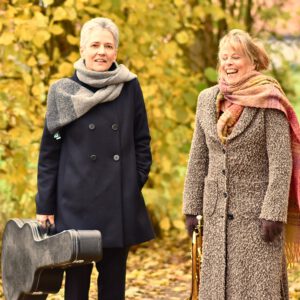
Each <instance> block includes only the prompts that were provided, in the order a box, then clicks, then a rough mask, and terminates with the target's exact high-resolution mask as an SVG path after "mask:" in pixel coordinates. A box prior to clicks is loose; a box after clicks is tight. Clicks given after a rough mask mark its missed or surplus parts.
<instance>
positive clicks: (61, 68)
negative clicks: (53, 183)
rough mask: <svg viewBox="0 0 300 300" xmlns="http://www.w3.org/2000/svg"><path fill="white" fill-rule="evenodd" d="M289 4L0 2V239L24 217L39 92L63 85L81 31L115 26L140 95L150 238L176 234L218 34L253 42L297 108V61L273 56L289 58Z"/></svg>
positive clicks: (233, 0) (40, 114) (28, 207)
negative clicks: (148, 140) (99, 24)
mask: <svg viewBox="0 0 300 300" xmlns="http://www.w3.org/2000/svg"><path fill="white" fill-rule="evenodd" d="M290 2H291V3H293V1H290ZM290 2H289V1H281V0H273V1H268V0H228V1H225V0H165V1H162V0H149V1H138V0H76V1H75V0H35V1H29V0H2V1H1V3H0V56H1V61H0V141H1V142H0V206H1V212H0V213H1V216H0V218H1V221H0V234H1V232H2V230H3V226H4V224H5V221H6V220H7V219H8V218H12V217H26V218H29V217H34V213H35V202H34V197H35V193H36V168H37V158H38V149H39V142H40V137H41V132H42V127H43V125H44V116H45V106H46V98H47V91H48V88H49V85H50V84H51V83H52V82H53V81H55V80H57V79H59V78H61V77H68V76H70V75H72V72H73V63H74V62H75V61H76V60H77V59H78V58H79V48H78V45H79V32H80V28H81V25H82V24H83V23H84V22H85V21H87V20H88V19H90V18H93V17H97V16H105V17H108V18H111V19H113V20H114V21H115V22H116V24H117V25H118V26H119V29H120V48H119V56H118V61H119V63H124V64H125V65H127V66H128V67H129V68H130V70H131V71H133V72H135V73H136V74H138V77H139V80H140V82H141V85H142V89H143V92H144V97H145V101H146V105H147V109H148V116H149V122H150V129H151V134H152V150H153V166H152V170H151V175H150V180H149V182H148V183H147V186H146V187H145V189H144V195H145V198H146V202H147V204H148V207H149V209H150V211H151V216H152V218H153V221H154V223H155V227H156V230H157V232H158V233H161V234H167V233H168V232H170V231H172V230H177V231H178V232H180V233H182V234H184V230H183V229H184V223H183V219H182V215H181V199H182V188H183V181H184V176H185V171H186V163H187V158H188V152H189V148H190V142H191V139H192V132H193V121H194V114H195V107H196V101H197V96H198V94H199V92H200V91H201V90H202V89H204V88H206V87H208V86H211V85H213V84H215V83H216V81H217V73H216V64H217V50H218V49H217V47H218V41H219V39H220V38H221V37H222V36H223V35H224V33H226V32H227V31H228V30H229V29H232V28H241V29H245V30H247V31H249V32H250V33H251V34H253V35H254V36H257V37H261V38H262V40H263V42H264V43H265V46H266V47H267V49H268V51H269V53H272V57H273V61H272V68H271V69H270V70H269V72H271V73H273V74H274V75H275V76H276V77H277V79H278V80H279V81H280V82H281V83H282V85H283V87H284V89H285V91H286V92H287V94H288V97H289V98H290V100H291V101H293V102H294V103H295V105H297V103H296V100H297V99H298V102H299V96H300V78H299V77H300V75H299V72H298V71H299V61H300V60H298V61H297V60H296V58H295V57H294V56H290V57H286V56H285V53H286V51H285V52H283V51H282V47H283V46H285V47H288V48H287V50H288V51H289V52H288V53H292V54H290V55H294V54H293V53H297V52H293V51H292V52H291V49H292V48H293V47H294V41H295V39H294V38H292V39H291V38H290V39H289V40H287V39H286V36H285V35H286V33H287V32H289V28H286V29H285V26H286V25H288V24H289V22H290V20H291V17H292V14H293V17H295V16H294V14H295V10H293V9H292V10H291V9H290V8H289V7H286V5H287V3H290ZM294 2H296V1H294ZM296 14H297V12H296ZM296 24H299V23H296ZM276 25H277V26H276ZM284 30H286V31H284ZM298 32H300V31H299V30H298ZM283 38H284V42H282V41H281V40H282V39H283ZM296 41H297V40H296ZM288 43H290V44H288ZM291 43H292V44H291ZM296 48H297V45H296ZM285 50H286V49H285ZM296 50H298V51H299V49H298V48H297V49H296ZM295 55H296V54H295ZM298 58H299V57H298ZM297 109H298V108H297Z"/></svg>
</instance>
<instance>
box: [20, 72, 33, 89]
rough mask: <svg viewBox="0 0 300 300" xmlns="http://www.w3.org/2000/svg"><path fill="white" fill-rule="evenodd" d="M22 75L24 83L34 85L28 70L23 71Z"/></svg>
mask: <svg viewBox="0 0 300 300" xmlns="http://www.w3.org/2000/svg"><path fill="white" fill-rule="evenodd" d="M22 77H23V80H24V83H25V84H26V85H27V86H31V85H32V77H31V75H30V74H28V73H27V72H23V73H22Z"/></svg>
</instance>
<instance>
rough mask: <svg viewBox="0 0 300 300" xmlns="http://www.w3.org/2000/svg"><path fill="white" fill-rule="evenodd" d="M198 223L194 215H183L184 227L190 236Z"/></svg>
mask: <svg viewBox="0 0 300 300" xmlns="http://www.w3.org/2000/svg"><path fill="white" fill-rule="evenodd" d="M197 225H198V220H197V218H196V216H193V215H186V216H185V227H186V230H187V232H188V234H189V236H190V237H191V236H192V235H193V231H194V228H195V227H196V226H197Z"/></svg>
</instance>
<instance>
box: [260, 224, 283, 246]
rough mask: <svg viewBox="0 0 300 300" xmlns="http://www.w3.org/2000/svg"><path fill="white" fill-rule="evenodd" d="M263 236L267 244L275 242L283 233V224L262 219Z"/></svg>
mask: <svg viewBox="0 0 300 300" xmlns="http://www.w3.org/2000/svg"><path fill="white" fill-rule="evenodd" d="M260 229H261V236H262V239H263V240H264V241H265V242H273V241H274V240H275V239H276V238H277V237H278V236H279V235H280V234H281V232H282V230H283V223H282V222H278V221H269V220H265V219H261V224H260Z"/></svg>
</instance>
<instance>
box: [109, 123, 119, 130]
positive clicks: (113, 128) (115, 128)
mask: <svg viewBox="0 0 300 300" xmlns="http://www.w3.org/2000/svg"><path fill="white" fill-rule="evenodd" d="M111 129H112V130H118V129H119V126H118V124H112V125H111Z"/></svg>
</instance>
